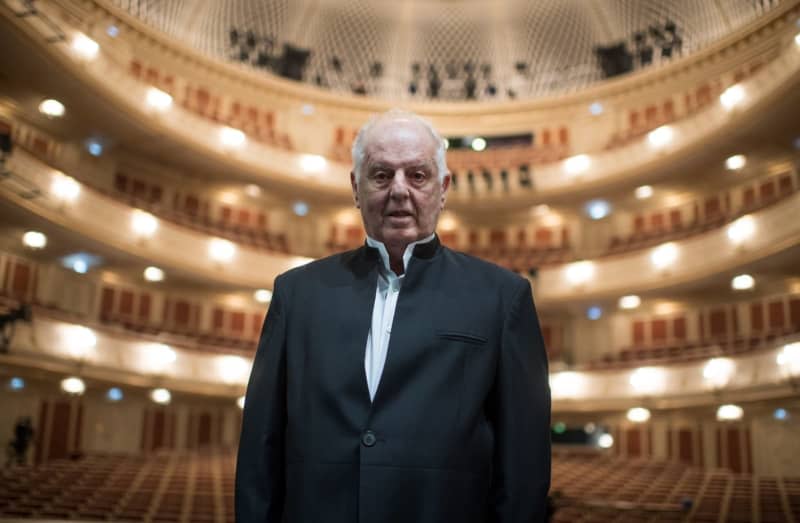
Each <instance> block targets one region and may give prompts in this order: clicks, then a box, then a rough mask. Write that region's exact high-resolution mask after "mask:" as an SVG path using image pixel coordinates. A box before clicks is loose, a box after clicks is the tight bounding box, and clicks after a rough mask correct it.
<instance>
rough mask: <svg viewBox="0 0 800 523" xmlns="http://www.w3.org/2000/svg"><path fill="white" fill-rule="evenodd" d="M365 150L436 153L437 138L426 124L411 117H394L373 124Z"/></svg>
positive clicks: (368, 153) (368, 152)
mask: <svg viewBox="0 0 800 523" xmlns="http://www.w3.org/2000/svg"><path fill="white" fill-rule="evenodd" d="M366 138H367V140H366V144H365V145H366V147H365V151H366V153H367V156H369V155H370V153H394V154H403V155H405V154H409V153H415V152H416V153H421V154H425V155H431V156H432V155H434V154H435V152H436V146H437V144H436V140H435V139H434V137H433V136H432V135H431V132H430V130H428V128H427V127H425V125H424V124H422V123H421V122H418V121H416V120H414V119H411V118H403V117H394V118H386V119H383V120H379V121H377V122H375V123H374V124H373V126H372V127H371V128H370V130H369V134H368V135H367V137H366Z"/></svg>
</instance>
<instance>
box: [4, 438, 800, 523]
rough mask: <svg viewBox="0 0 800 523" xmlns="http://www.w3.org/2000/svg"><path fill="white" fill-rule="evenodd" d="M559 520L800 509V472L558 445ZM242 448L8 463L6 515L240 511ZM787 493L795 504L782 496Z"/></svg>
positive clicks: (130, 517) (192, 515)
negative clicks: (746, 469) (755, 470)
mask: <svg viewBox="0 0 800 523" xmlns="http://www.w3.org/2000/svg"><path fill="white" fill-rule="evenodd" d="M552 464H553V473H552V485H551V490H550V492H551V501H552V505H553V508H554V509H555V514H554V518H553V521H556V522H563V523H566V522H576V521H587V522H588V521H594V522H599V521H609V522H610V521H676V522H677V521H752V520H753V519H754V518H753V516H754V515H755V516H756V517H757V519H758V520H760V521H761V522H762V523H778V522H782V521H791V520H792V518H800V477H767V476H756V475H750V474H733V473H731V472H729V471H726V470H719V469H711V470H708V469H700V468H693V467H687V466H686V465H682V464H678V463H669V462H660V461H649V460H630V459H622V458H617V457H613V456H610V455H608V454H604V453H597V452H594V451H590V450H585V451H579V450H577V449H576V450H565V449H560V448H556V449H554V453H553V460H552ZM234 468H235V453H234V452H233V451H232V450H226V449H206V450H202V451H195V452H157V453H154V454H151V455H143V456H129V455H115V454H91V455H87V456H81V457H79V458H78V459H74V460H59V461H53V462H50V463H45V464H43V465H40V466H37V467H24V466H13V467H10V468H6V469H2V471H0V517H12V518H40V519H41V518H51V519H54V518H59V519H74V520H85V521H104V520H109V519H110V520H114V521H164V522H179V521H192V522H195V521H196V522H200V523H226V522H229V521H230V522H232V521H234V515H233V487H234ZM783 499H786V501H787V502H786V504H784V503H783V502H782V500H783Z"/></svg>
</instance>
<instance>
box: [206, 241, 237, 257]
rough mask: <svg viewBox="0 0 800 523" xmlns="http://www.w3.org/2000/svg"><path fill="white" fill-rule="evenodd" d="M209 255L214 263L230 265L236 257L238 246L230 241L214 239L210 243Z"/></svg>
mask: <svg viewBox="0 0 800 523" xmlns="http://www.w3.org/2000/svg"><path fill="white" fill-rule="evenodd" d="M208 255H209V256H210V257H211V259H212V260H214V261H217V262H220V263H228V262H230V261H231V260H232V259H233V257H234V256H235V255H236V246H235V245H234V244H233V243H231V242H229V241H228V240H223V239H221V238H213V239H212V240H211V241H210V242H209V243H208Z"/></svg>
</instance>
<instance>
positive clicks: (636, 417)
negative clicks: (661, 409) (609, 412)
mask: <svg viewBox="0 0 800 523" xmlns="http://www.w3.org/2000/svg"><path fill="white" fill-rule="evenodd" d="M626 417H627V418H628V421H631V422H633V423H644V422H645V421H647V420H649V419H650V411H649V410H648V409H646V408H644V407H633V408H632V409H628V414H627V415H626Z"/></svg>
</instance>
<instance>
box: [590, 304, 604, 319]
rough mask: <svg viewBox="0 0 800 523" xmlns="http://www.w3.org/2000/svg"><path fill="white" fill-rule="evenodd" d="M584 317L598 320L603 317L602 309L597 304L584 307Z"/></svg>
mask: <svg viewBox="0 0 800 523" xmlns="http://www.w3.org/2000/svg"><path fill="white" fill-rule="evenodd" d="M586 317H587V318H589V319H590V320H592V321H595V320H599V319H600V318H602V317H603V309H602V308H601V307H598V306H597V305H592V306H591V307H589V308H588V309H586Z"/></svg>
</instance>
